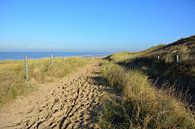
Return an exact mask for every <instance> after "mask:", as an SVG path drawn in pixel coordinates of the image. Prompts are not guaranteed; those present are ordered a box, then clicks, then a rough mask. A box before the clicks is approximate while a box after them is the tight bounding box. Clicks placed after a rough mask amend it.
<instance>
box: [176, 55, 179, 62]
mask: <svg viewBox="0 0 195 129" xmlns="http://www.w3.org/2000/svg"><path fill="white" fill-rule="evenodd" d="M176 59H177V63H179V55H176Z"/></svg>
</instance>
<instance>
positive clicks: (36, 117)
mask: <svg viewBox="0 0 195 129" xmlns="http://www.w3.org/2000/svg"><path fill="white" fill-rule="evenodd" d="M98 72H99V65H98V63H96V64H93V65H90V66H87V67H86V68H84V69H83V70H81V71H80V72H78V73H76V74H72V75H70V76H68V77H66V78H65V79H62V80H61V81H59V82H57V83H49V84H43V86H41V88H40V90H39V91H37V92H35V93H33V94H32V95H29V96H27V97H20V98H18V99H17V100H16V101H15V102H13V103H11V104H9V105H6V106H4V107H3V108H2V109H1V111H0V129H9V128H13V129H15V128H16V129H53V128H56V129H78V128H84V129H85V128H86V129H90V128H92V129H93V128H98V125H97V124H96V121H95V118H96V117H95V115H94V114H95V113H94V110H95V109H98V108H99V107H100V105H101V98H102V95H103V91H102V90H101V88H100V85H98V84H96V83H94V80H93V79H92V78H95V77H96V76H98Z"/></svg>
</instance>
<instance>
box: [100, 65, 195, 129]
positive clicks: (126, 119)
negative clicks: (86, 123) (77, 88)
mask: <svg viewBox="0 0 195 129" xmlns="http://www.w3.org/2000/svg"><path fill="white" fill-rule="evenodd" d="M102 67H103V68H102V76H103V77H104V78H105V79H106V80H107V83H108V85H110V86H111V87H112V88H115V89H120V90H116V91H117V92H119V96H118V97H116V96H113V95H110V98H107V99H106V100H105V105H104V108H103V112H102V115H101V122H100V124H101V126H102V127H103V128H119V129H124V128H130V129H131V128H132V129H134V128H136V129H153V128H157V129H161V128H166V129H167V128H171V129H174V128H179V129H194V128H195V116H194V115H193V113H192V112H191V111H190V109H189V106H188V105H187V104H185V103H183V100H181V98H182V97H181V96H183V94H182V93H180V96H177V97H176V96H175V95H176V90H175V89H174V88H168V89H161V90H157V89H156V88H155V87H153V86H152V84H151V83H150V82H149V80H148V78H147V76H145V75H144V74H142V73H141V72H139V71H135V70H131V71H130V72H127V71H126V70H125V69H123V68H122V67H120V66H118V65H115V64H110V63H107V64H106V65H103V66H102ZM117 94H118V93H117ZM177 95H178V94H177Z"/></svg>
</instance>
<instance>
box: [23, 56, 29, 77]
mask: <svg viewBox="0 0 195 129" xmlns="http://www.w3.org/2000/svg"><path fill="white" fill-rule="evenodd" d="M24 74H25V79H26V80H29V76H28V57H27V56H25V57H24Z"/></svg>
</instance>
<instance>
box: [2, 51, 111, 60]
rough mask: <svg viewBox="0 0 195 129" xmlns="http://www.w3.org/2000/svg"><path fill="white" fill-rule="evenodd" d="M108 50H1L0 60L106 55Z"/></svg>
mask: <svg viewBox="0 0 195 129" xmlns="http://www.w3.org/2000/svg"><path fill="white" fill-rule="evenodd" d="M109 54H111V53H108V52H8V51H7V52H0V60H23V59H24V57H25V56H27V57H28V58H29V59H40V58H47V57H50V56H51V55H52V56H53V57H74V56H79V57H104V56H107V55H109Z"/></svg>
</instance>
